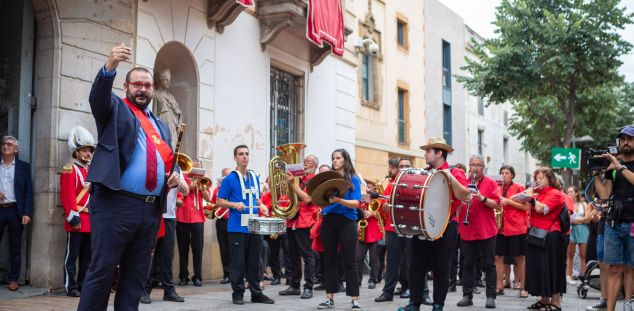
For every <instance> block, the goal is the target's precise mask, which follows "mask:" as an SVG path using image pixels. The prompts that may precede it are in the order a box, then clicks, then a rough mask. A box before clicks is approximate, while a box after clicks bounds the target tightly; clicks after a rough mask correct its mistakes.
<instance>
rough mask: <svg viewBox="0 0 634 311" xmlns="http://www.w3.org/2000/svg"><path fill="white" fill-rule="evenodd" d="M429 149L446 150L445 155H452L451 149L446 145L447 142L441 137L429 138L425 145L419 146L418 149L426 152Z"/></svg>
mask: <svg viewBox="0 0 634 311" xmlns="http://www.w3.org/2000/svg"><path fill="white" fill-rule="evenodd" d="M431 148H436V149H442V150H447V153H452V152H453V148H451V146H449V145H447V141H446V140H445V139H444V138H442V137H430V138H429V141H427V145H424V146H420V149H423V150H427V149H431Z"/></svg>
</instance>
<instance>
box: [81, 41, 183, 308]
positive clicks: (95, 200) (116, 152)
mask: <svg viewBox="0 0 634 311" xmlns="http://www.w3.org/2000/svg"><path fill="white" fill-rule="evenodd" d="M131 55H132V50H131V49H130V48H129V47H127V46H125V45H124V44H121V45H119V46H116V47H114V48H112V50H111V52H110V55H109V57H108V61H107V62H106V64H105V65H104V66H103V67H102V68H101V69H100V70H99V72H98V73H97V77H96V78H95V82H94V83H93V85H92V90H91V92H90V98H89V101H90V109H91V110H92V114H93V117H94V118H95V122H96V124H97V133H98V143H97V148H96V150H95V154H94V157H93V160H92V163H91V166H90V172H89V173H88V181H90V182H91V184H92V187H91V197H90V198H91V202H90V217H91V230H92V232H91V239H92V240H91V243H92V254H93V256H92V258H91V261H90V266H89V268H88V272H87V274H86V278H85V280H84V285H83V289H82V292H81V298H80V302H79V307H78V310H91V311H92V310H106V309H107V307H108V297H109V296H110V288H111V286H112V283H113V278H114V271H115V268H116V267H117V265H119V269H120V270H119V271H120V279H119V286H118V289H117V293H116V296H115V300H114V308H115V310H138V307H139V301H140V299H141V295H142V294H143V284H144V283H145V280H146V279H147V276H148V273H149V270H150V260H151V255H152V251H153V247H154V243H155V237H156V233H157V231H158V229H159V224H160V220H161V214H162V213H163V212H164V211H165V207H166V195H167V190H168V188H174V187H176V186H177V185H178V182H179V174H178V173H177V172H173V173H172V174H171V175H170V176H168V175H169V172H170V169H171V168H172V167H174V154H173V153H172V150H171V145H172V142H171V137H170V132H169V130H168V128H167V126H166V125H165V123H163V122H162V121H161V120H159V119H158V118H157V117H156V116H154V115H153V114H152V112H151V111H150V109H148V105H149V103H150V101H151V100H152V96H153V94H154V87H153V86H154V85H153V79H152V74H151V73H150V71H148V70H147V69H145V68H133V69H132V70H130V71H129V72H128V73H127V75H126V81H125V83H124V85H123V88H124V90H125V94H126V98H124V99H122V98H119V97H118V96H116V95H115V94H114V93H112V84H113V82H114V77H115V75H116V69H117V66H118V65H119V63H120V62H122V61H128V60H129V59H130V57H131Z"/></svg>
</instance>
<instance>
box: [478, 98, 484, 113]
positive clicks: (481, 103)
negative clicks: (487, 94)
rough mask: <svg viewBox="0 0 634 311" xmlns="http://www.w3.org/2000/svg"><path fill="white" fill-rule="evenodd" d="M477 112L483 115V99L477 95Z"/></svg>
mask: <svg viewBox="0 0 634 311" xmlns="http://www.w3.org/2000/svg"><path fill="white" fill-rule="evenodd" d="M478 114H479V115H481V116H484V100H483V99H482V97H478Z"/></svg>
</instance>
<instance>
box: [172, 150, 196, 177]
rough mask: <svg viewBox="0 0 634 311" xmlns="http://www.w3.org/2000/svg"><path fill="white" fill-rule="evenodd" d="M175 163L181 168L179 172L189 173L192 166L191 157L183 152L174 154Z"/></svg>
mask: <svg viewBox="0 0 634 311" xmlns="http://www.w3.org/2000/svg"><path fill="white" fill-rule="evenodd" d="M176 165H178V168H180V169H181V173H189V172H191V170H192V168H194V163H193V162H192V159H191V158H190V157H189V156H188V155H186V154H184V153H177V154H176Z"/></svg>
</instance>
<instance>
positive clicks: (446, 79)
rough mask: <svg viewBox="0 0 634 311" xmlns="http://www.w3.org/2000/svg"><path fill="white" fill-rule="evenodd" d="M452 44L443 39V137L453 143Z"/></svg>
mask: <svg viewBox="0 0 634 311" xmlns="http://www.w3.org/2000/svg"><path fill="white" fill-rule="evenodd" d="M451 102H452V98H451V45H450V44H449V43H448V42H446V41H444V40H443V41H442V107H443V108H442V109H443V138H444V139H445V140H446V141H447V143H448V144H450V145H451V136H452V135H451Z"/></svg>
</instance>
